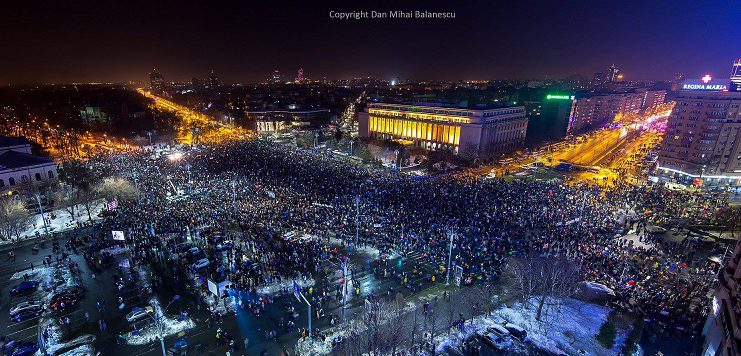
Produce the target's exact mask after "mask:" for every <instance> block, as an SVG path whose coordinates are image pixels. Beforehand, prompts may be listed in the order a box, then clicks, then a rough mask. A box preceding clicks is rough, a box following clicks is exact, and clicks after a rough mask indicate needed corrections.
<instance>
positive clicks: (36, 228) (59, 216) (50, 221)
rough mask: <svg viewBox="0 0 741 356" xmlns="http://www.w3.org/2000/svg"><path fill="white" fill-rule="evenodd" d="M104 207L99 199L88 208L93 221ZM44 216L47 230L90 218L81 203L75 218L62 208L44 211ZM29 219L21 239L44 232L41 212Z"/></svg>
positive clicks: (51, 230)
mask: <svg viewBox="0 0 741 356" xmlns="http://www.w3.org/2000/svg"><path fill="white" fill-rule="evenodd" d="M105 207H106V203H105V201H104V200H101V201H100V202H98V203H97V204H95V205H94V206H93V208H92V209H91V210H90V215H91V216H92V218H93V221H95V220H98V219H99V216H98V215H99V214H100V212H101V211H103V209H105ZM44 216H45V217H46V223H47V227H48V229H49V232H62V231H67V230H70V229H73V228H74V227H75V226H77V223H78V222H79V223H81V224H82V223H88V222H89V221H90V219H88V215H87V210H85V207H84V206H83V205H78V206H77V208H76V209H75V219H72V217H71V216H70V215H69V213H68V212H67V211H65V210H64V209H58V210H54V211H49V212H44ZM30 221H31V222H30V224H29V226H28V228H27V229H26V231H24V232H23V233H21V238H22V239H23V238H32V237H36V233H38V234H40V235H43V234H44V232H45V229H44V221H43V220H42V219H41V214H36V215H34V216H32V217H31V219H30ZM8 242H10V241H3V242H2V243H8Z"/></svg>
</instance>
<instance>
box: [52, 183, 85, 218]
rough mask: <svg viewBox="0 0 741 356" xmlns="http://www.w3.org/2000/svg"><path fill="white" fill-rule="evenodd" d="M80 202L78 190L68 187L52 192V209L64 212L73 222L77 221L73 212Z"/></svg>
mask: <svg viewBox="0 0 741 356" xmlns="http://www.w3.org/2000/svg"><path fill="white" fill-rule="evenodd" d="M81 202H82V201H81V197H80V189H79V188H75V187H72V186H69V187H67V188H66V189H59V190H57V191H56V192H54V207H55V208H56V209H62V210H64V211H65V212H66V213H67V214H69V216H70V219H72V220H73V221H75V220H77V218H76V217H75V211H76V208H77V205H78V204H80V203H81Z"/></svg>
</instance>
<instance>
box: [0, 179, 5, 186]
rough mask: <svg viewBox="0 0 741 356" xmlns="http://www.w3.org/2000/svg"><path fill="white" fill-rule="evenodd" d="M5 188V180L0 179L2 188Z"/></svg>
mask: <svg viewBox="0 0 741 356" xmlns="http://www.w3.org/2000/svg"><path fill="white" fill-rule="evenodd" d="M4 186H5V180H4V179H0V187H4Z"/></svg>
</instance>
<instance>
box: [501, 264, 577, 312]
mask: <svg viewBox="0 0 741 356" xmlns="http://www.w3.org/2000/svg"><path fill="white" fill-rule="evenodd" d="M579 272H580V271H579V268H578V266H577V265H576V264H575V263H574V262H573V261H571V260H569V259H567V258H565V257H547V256H537V255H535V254H533V253H530V254H526V255H524V256H522V257H518V258H515V259H513V260H511V261H510V262H509V264H508V265H507V270H506V273H507V275H508V277H509V279H510V280H511V282H512V287H513V289H515V290H516V291H517V292H518V294H519V295H520V297H521V298H522V302H523V304H524V305H529V303H531V301H532V299H533V298H534V299H535V303H536V304H537V311H536V314H535V319H536V320H538V321H541V318H542V316H543V312H544V311H547V310H546V302H547V301H548V300H549V298H554V299H556V300H560V299H563V298H567V297H571V296H573V295H574V294H576V292H577V285H578V283H579V282H580V281H581V278H580V273H579Z"/></svg>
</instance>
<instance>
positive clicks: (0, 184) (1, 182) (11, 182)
mask: <svg viewBox="0 0 741 356" xmlns="http://www.w3.org/2000/svg"><path fill="white" fill-rule="evenodd" d="M47 175H48V176H49V179H54V171H51V170H50V171H49V172H48V173H47ZM34 178H36V181H37V182H40V181H41V179H42V177H41V173H38V172H36V174H34ZM21 181H22V182H23V183H28V177H27V176H26V175H25V174H24V175H22V176H21ZM15 184H16V182H15V178H14V177H10V178H8V185H9V186H11V187H12V186H14V185H15ZM4 186H5V179H0V187H4Z"/></svg>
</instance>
